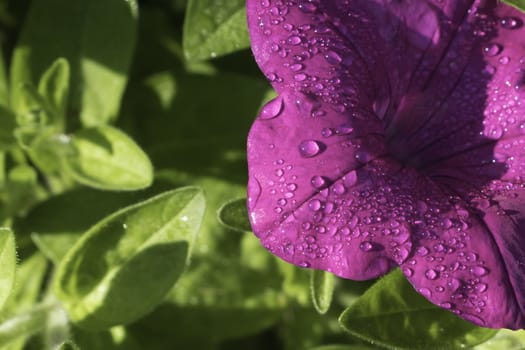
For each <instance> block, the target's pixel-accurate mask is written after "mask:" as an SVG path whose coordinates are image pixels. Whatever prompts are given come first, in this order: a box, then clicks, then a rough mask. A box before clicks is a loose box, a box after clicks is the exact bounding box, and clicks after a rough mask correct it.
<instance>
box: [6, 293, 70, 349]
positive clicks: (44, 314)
mask: <svg viewBox="0 0 525 350" xmlns="http://www.w3.org/2000/svg"><path fill="white" fill-rule="evenodd" d="M63 312H64V311H63V309H62V308H61V307H60V305H58V304H56V303H42V304H40V305H37V306H35V307H33V308H31V309H29V310H28V311H26V312H23V313H19V314H16V315H15V316H13V317H11V318H9V319H8V320H4V321H3V322H2V323H1V324H0V347H2V349H6V348H7V349H16V347H14V348H12V346H19V345H20V343H19V344H17V342H18V341H19V340H20V339H27V338H28V337H30V336H32V335H34V334H36V333H39V332H41V331H43V330H44V329H45V328H46V326H47V324H48V322H49V320H50V318H52V317H54V314H56V313H62V314H63ZM6 346H7V347H6Z"/></svg>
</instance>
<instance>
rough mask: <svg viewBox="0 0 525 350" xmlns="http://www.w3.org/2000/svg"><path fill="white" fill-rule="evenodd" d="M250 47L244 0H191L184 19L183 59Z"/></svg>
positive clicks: (200, 57)
mask: <svg viewBox="0 0 525 350" xmlns="http://www.w3.org/2000/svg"><path fill="white" fill-rule="evenodd" d="M249 46H250V41H249V38H248V28H247V25H246V4H245V1H244V0H190V1H189V2H188V9H187V10H186V18H185V21H184V36H183V47H184V53H185V55H186V58H187V59H188V60H189V61H191V60H206V59H209V58H214V57H217V56H222V55H225V54H227V53H230V52H234V51H238V50H241V49H245V48H247V47H249Z"/></svg>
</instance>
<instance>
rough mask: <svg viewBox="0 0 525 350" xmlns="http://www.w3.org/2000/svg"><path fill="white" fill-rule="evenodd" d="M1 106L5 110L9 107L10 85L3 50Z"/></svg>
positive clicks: (0, 83)
mask: <svg viewBox="0 0 525 350" xmlns="http://www.w3.org/2000/svg"><path fill="white" fill-rule="evenodd" d="M0 106H1V107H4V108H6V107H8V106H9V84H8V81H7V74H6V64H5V60H4V53H3V50H0ZM0 125H3V124H0Z"/></svg>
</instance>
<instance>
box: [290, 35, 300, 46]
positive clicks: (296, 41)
mask: <svg viewBox="0 0 525 350" xmlns="http://www.w3.org/2000/svg"><path fill="white" fill-rule="evenodd" d="M300 43H301V38H300V37H298V36H297V35H292V36H291V37H289V38H288V44H290V45H299V44H300Z"/></svg>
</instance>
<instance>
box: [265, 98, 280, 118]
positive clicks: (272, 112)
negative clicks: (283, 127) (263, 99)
mask: <svg viewBox="0 0 525 350" xmlns="http://www.w3.org/2000/svg"><path fill="white" fill-rule="evenodd" d="M283 106H284V102H283V99H282V98H281V97H278V98H276V99H274V100H271V101H270V102H268V103H267V104H266V105H264V107H263V109H262V111H261V119H265V120H266V119H273V118H275V117H277V116H278V115H279V114H281V112H282V111H283Z"/></svg>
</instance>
